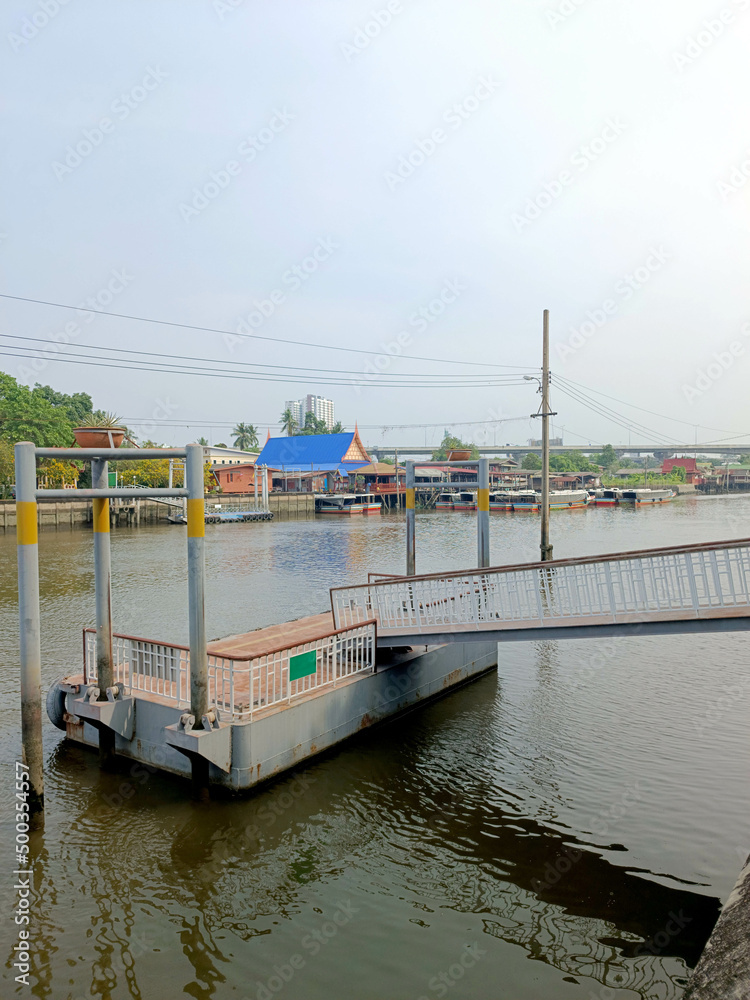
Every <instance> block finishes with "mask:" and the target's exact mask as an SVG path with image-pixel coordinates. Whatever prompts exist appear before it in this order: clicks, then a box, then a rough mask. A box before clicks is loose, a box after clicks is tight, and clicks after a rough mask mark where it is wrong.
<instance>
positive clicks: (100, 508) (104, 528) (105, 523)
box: [94, 497, 109, 535]
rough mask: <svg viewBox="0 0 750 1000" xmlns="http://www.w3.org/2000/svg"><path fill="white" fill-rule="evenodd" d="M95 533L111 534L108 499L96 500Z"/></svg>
mask: <svg viewBox="0 0 750 1000" xmlns="http://www.w3.org/2000/svg"><path fill="white" fill-rule="evenodd" d="M94 531H95V532H96V533H97V534H98V535H105V534H107V533H108V532H109V499H108V497H95V498H94Z"/></svg>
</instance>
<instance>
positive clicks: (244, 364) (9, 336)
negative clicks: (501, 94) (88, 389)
mask: <svg viewBox="0 0 750 1000" xmlns="http://www.w3.org/2000/svg"><path fill="white" fill-rule="evenodd" d="M0 338H3V339H6V340H22V341H30V342H32V343H36V344H47V345H50V341H49V340H46V339H44V338H43V337H27V336H21V335H20V334H15V333H0ZM52 344H53V345H54V346H55V348H56V349H55V350H54V351H51V350H48V351H43V352H41V353H42V354H43V355H45V356H46V355H49V354H51V355H52V357H45V360H55V357H54V356H55V355H57V354H59V353H60V350H59V348H67V347H69V346H73V347H80V348H84V349H85V350H89V351H99V352H102V351H109V352H110V353H115V354H129V355H135V356H136V357H141V356H143V357H146V358H163V359H167V360H168V362H169V363H172V362H174V361H180V362H182V361H199V362H207V363H209V364H221V365H232V366H235V367H240V368H250V369H253V368H274V369H279V370H280V371H294V372H304V373H305V374H304V378H305V380H307V373H309V372H321V373H324V374H326V375H331V376H333V375H356V376H358V377H359V378H366V375H365V373H363V372H362V371H361V370H357V369H350V368H309V367H307V366H305V367H301V366H299V365H274V364H270V363H268V362H263V363H262V364H261V363H256V362H252V361H230V360H219V359H218V358H202V357H195V356H194V355H185V354H165V353H163V352H158V351H143V350H134V349H132V348H125V347H107V346H105V345H103V344H81V343H76V344H74V345H68V344H58V343H57V342H56V341H54V342H52ZM10 346H11V347H14V348H15V349H16V350H29V351H31V350H32V348H30V347H29V348H27V347H25V346H24V345H17V344H12V345H10ZM37 353H39V352H37ZM74 356H77V357H81V356H84V355H79V354H76V355H74ZM95 356H96V355H95ZM107 360H123V361H129V360H130V359H128V358H122V359H107ZM257 374H262V373H257ZM445 377H446V376H445V375H439V374H436V373H434V372H433V373H424V374H422V373H403V372H389V373H388V378H389V379H390V378H403V379H415V378H422V379H424V378H445ZM450 377H451V379H464V380H466V379H473V380H476V379H477V378H487V377H489V376H487V375H485V376H480V375H451V376H450ZM492 378H493V379H494V378H498V379H513V380H517V379H518V378H519V376H517V375H501V374H499V373H498V374H497V375H494V374H493V375H492ZM514 384H515V383H514Z"/></svg>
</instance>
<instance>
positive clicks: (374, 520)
mask: <svg viewBox="0 0 750 1000" xmlns="http://www.w3.org/2000/svg"><path fill="white" fill-rule="evenodd" d="M749 518H750V497H719V498H695V499H692V498H691V499H680V500H679V501H675V502H674V503H672V504H671V505H669V506H668V507H666V508H659V509H648V510H646V509H642V510H637V511H636V510H627V509H622V510H612V509H610V510H606V509H590V510H582V511H571V512H554V513H553V515H552V541H553V543H554V546H555V549H554V554H555V556H556V557H558V558H562V557H566V556H575V555H582V554H596V553H601V552H614V551H621V550H626V549H638V548H647V547H654V546H658V545H662V544H663V545H669V544H678V543H682V542H697V541H710V540H717V539H723V538H740V537H744V536H746V535H747V534H748V530H747V523H748V519H749ZM404 528H405V525H404V519H403V515H399V514H390V515H383V516H382V517H370V518H352V519H339V518H333V519H331V520H327V519H326V518H325V517H317V518H315V519H311V520H306V521H286V522H279V523H271V524H266V523H260V524H246V525H210V526H208V527H207V532H206V535H207V546H206V550H207V580H208V582H207V590H208V594H207V623H208V631H209V635H210V636H211V637H212V638H213V637H219V636H222V635H227V634H231V633H237V632H244V631H247V630H249V629H251V628H256V627H259V626H263V625H267V624H272V623H275V622H279V621H285V620H289V619H291V618H294V617H298V616H300V615H304V614H310V613H313V612H317V611H320V610H324V609H325V608H326V606H327V590H328V588H329V587H330V586H332V585H338V584H343V583H347V582H361V581H363V580H365V579H366V574H367V572H368V571H375V572H403V566H404V548H405V541H404ZM538 531H539V520H538V517H536V516H534V515H530V514H510V513H508V514H505V513H498V514H493V515H492V531H491V544H492V562H493V564H502V563H514V562H522V561H531V560H535V559H536V558H537V553H538ZM39 548H40V567H41V592H42V629H43V654H44V660H43V663H44V665H43V672H44V681H45V684H47V683H49V682H52V681H54V680H55V679H57V678H59V677H60V676H61V675H62V674H63V673H65V672H68V671H73V670H74V671H77V670H79V669H80V659H81V629H82V627H83V626H85V625H92V624H93V622H94V605H93V574H92V538H91V534H90V533H89V532H88V531H66V530H62V529H61V530H60V531H58V532H55V531H45V532H43V533H42V534H41V535H40V546H39ZM475 559H476V541H475V519H474V517H473V516H472V515H470V514H460V513H452V512H430V513H419V514H418V520H417V569H418V571H422V572H428V571H432V570H443V569H449V568H466V567H468V566H471V565H473V564H474V562H475ZM112 563H113V617H114V623H115V629H116V630H117V631H123V632H130V633H134V634H141V635H146V636H149V637H153V638H162V639H164V640H167V641H180V642H185V641H186V639H187V613H186V605H187V588H186V579H185V538H184V529H183V528H180V527H175V526H164V527H160V526H152V527H148V526H147V527H142V528H138V529H136V528H133V529H121V530H118V531H115V532H113V534H112ZM0 567H2V574H1V576H0V803H1V804H2V824H0V837H1V839H0V843H1V844H2V852H1V857H0V866H2V871H0V885H1V886H2V890H3V892H2V899H3V904H4V905H3V914H2V917H0V921H1V922H0V942H1V943H2V955H3V961H4V962H5V967H4V969H3V975H4V979H3V983H4V985H3V987H2V989H1V990H0V994H1V995H2V996H3V997H11V996H29V995H32V996H35V997H45V998H52V1000H78V998H86V1000H90V998H113V1000H125V998H143V1000H172V998H177V997H193V998H200V1000H204V998H205V1000H208V998H212V997H216V998H218V1000H246V998H247V1000H256V998H257V1000H270V998H275V997H281V998H282V1000H349V998H351V1000H420V998H422V1000H423V998H429V1000H433V998H439V997H448V998H449V1000H451V998H455V1000H474V998H477V1000H479V998H481V1000H485V998H487V1000H496V998H501V1000H502V998H508V1000H542V998H554V1000H558V998H559V1000H584V998H585V1000H592V998H593V1000H610V998H618V1000H620V998H622V1000H625V998H635V997H642V998H654V1000H656V998H658V1000H668V998H678V997H680V996H681V994H682V989H683V986H684V983H685V978H686V975H687V974H688V973H689V970H690V968H691V967H692V966H693V965H694V964H695V961H696V960H697V957H698V955H699V953H700V951H701V948H702V946H703V944H704V942H705V940H706V937H707V935H708V933H709V932H710V929H711V927H712V925H713V923H714V921H715V919H716V916H717V914H718V909H719V906H720V901H721V900H723V899H724V898H726V895H727V894H728V892H729V891H730V889H731V887H732V885H733V883H734V880H735V878H736V875H737V873H738V871H739V868H740V867H741V864H742V862H743V861H744V858H745V856H746V854H747V850H748V841H749V840H750V838H749V837H748V778H749V777H750V747H748V741H747V722H746V719H747V705H748V701H749V700H750V681H749V680H748V676H747V654H746V639H745V637H744V635H743V634H742V633H733V634H717V635H698V636H690V637H688V636H677V637H653V636H652V637H645V638H644V637H640V638H622V639H614V640H602V641H597V640H593V639H589V640H565V641H544V642H535V643H509V644H508V645H507V646H506V647H505V648H502V647H501V649H500V657H499V667H498V670H497V673H492V674H490V675H487V676H485V677H483V678H482V679H480V680H478V681H477V682H475V683H473V684H471V685H469V686H467V687H465V688H463V689H461V690H459V691H457V692H454V693H453V694H451V695H449V696H448V697H446V698H444V699H442V700H440V701H438V702H435V703H432V704H430V705H428V706H425V707H423V708H421V709H420V710H418V711H415V712H413V713H412V714H410V715H408V716H406V717H404V718H402V719H400V720H397V721H395V722H392V723H390V724H387V725H384V726H382V727H380V728H377V729H375V730H372V731H368V732H365V733H364V734H362V735H361V736H360V737H358V738H357V739H356V740H355V741H352V742H350V743H348V744H345V745H344V746H342V747H340V748H339V749H338V750H336V751H334V752H330V753H327V754H326V755H324V756H321V757H319V758H317V759H316V760H314V761H313V762H312V763H310V764H309V766H307V767H306V768H304V769H302V770H300V771H299V772H298V773H297V774H295V775H294V776H289V777H286V778H283V779H281V780H279V781H278V782H276V783H274V784H271V785H268V786H266V787H264V788H263V789H261V790H260V791H259V792H257V793H256V794H255V795H253V796H251V797H248V798H244V799H235V800H221V799H220V800H217V801H214V802H212V803H210V804H208V805H203V804H198V803H194V802H192V801H191V800H190V798H189V796H188V795H187V794H186V788H185V787H184V786H183V785H182V784H181V783H179V782H178V781H176V780H175V779H173V778H170V777H162V776H159V775H151V776H149V775H148V774H147V773H146V772H145V771H139V772H137V773H136V774H130V775H128V774H125V775H111V774H103V773H101V772H100V771H99V768H98V764H97V757H96V755H95V754H93V753H91V752H90V751H87V750H84V749H82V748H80V747H78V746H76V745H72V744H69V743H67V742H66V741H65V739H64V738H63V736H62V733H60V732H59V731H58V730H56V729H54V728H53V727H52V725H51V724H50V723H48V722H47V721H46V718H45V733H44V736H45V752H46V796H47V823H46V829H45V831H44V832H43V833H40V834H37V835H35V836H34V837H33V841H32V846H33V852H34V857H35V888H34V893H33V918H32V923H31V925H30V926H31V950H32V955H33V958H32V967H33V969H32V975H31V982H32V984H33V985H32V986H31V988H27V987H25V986H21V985H18V984H16V983H15V982H14V979H13V977H14V975H15V974H16V971H17V970H13V969H12V967H11V963H12V961H13V959H12V957H11V955H12V946H13V944H14V943H15V942H16V940H17V937H16V928H15V927H14V925H13V924H12V917H10V916H6V914H10V911H11V909H12V906H13V905H15V904H14V900H15V893H14V890H13V888H12V886H13V878H14V876H13V874H12V873H13V869H14V867H15V865H14V861H13V854H12V853H11V841H12V836H13V830H12V823H11V811H10V802H11V798H12V783H13V774H14V770H13V769H14V763H13V762H14V759H15V758H16V757H17V756H18V753H19V748H20V737H19V730H20V716H19V710H18V657H17V642H18V624H17V609H16V584H15V537H14V536H13V535H9V536H8V537H5V538H0Z"/></svg>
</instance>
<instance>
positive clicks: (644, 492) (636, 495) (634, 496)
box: [620, 488, 677, 507]
mask: <svg viewBox="0 0 750 1000" xmlns="http://www.w3.org/2000/svg"><path fill="white" fill-rule="evenodd" d="M676 496H677V494H676V493H674V492H673V491H672V490H648V489H645V488H644V489H640V490H623V491H622V500H621V501H620V503H623V504H633V505H634V506H636V507H642V506H643V505H644V504H651V503H669V501H670V500H674V498H675V497H676Z"/></svg>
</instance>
